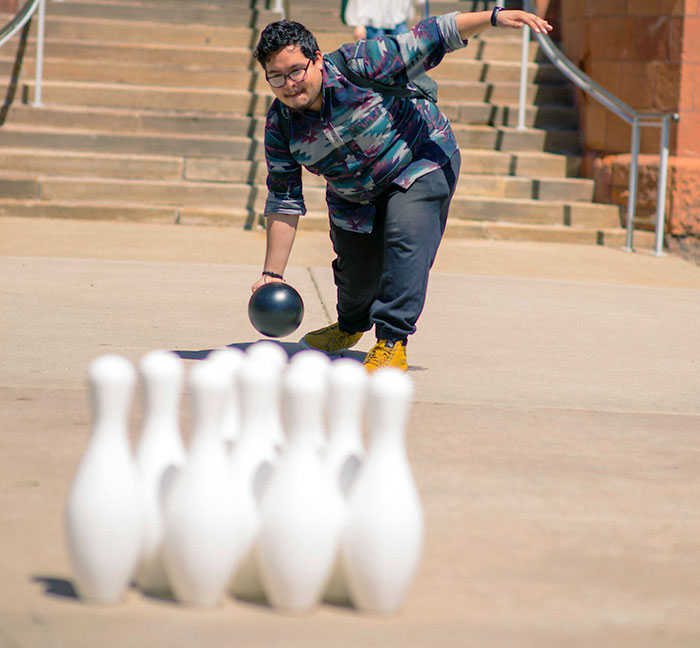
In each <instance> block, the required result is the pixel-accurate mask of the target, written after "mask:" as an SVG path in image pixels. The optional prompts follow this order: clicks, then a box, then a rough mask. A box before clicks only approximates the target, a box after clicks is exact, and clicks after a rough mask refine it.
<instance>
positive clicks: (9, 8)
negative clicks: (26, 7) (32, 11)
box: [0, 0, 19, 13]
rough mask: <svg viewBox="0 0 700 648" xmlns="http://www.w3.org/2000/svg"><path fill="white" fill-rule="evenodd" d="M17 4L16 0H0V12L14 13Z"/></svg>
mask: <svg viewBox="0 0 700 648" xmlns="http://www.w3.org/2000/svg"><path fill="white" fill-rule="evenodd" d="M18 6H19V2H18V0H0V13H14V12H15V11H17V7H18Z"/></svg>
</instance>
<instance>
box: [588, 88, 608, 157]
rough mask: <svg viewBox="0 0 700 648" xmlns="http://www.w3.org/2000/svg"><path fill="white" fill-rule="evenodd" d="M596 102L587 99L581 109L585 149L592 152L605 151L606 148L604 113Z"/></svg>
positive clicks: (603, 109)
mask: <svg viewBox="0 0 700 648" xmlns="http://www.w3.org/2000/svg"><path fill="white" fill-rule="evenodd" d="M606 112H607V110H606V109H605V108H603V106H601V105H600V104H599V103H598V102H597V101H594V100H593V99H588V100H587V101H586V104H585V107H584V109H583V119H584V124H585V131H584V139H585V147H586V148H587V149H591V150H593V151H607V150H608V149H607V148H606V132H605V131H606V126H607V123H606V114H605V113H606Z"/></svg>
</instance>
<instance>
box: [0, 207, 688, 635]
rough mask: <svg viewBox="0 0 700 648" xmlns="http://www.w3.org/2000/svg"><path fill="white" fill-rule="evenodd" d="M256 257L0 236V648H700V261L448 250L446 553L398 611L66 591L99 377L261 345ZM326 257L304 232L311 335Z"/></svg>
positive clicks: (316, 237)
mask: <svg viewBox="0 0 700 648" xmlns="http://www.w3.org/2000/svg"><path fill="white" fill-rule="evenodd" d="M263 252H264V235H263V234H262V233H260V232H242V231H239V230H235V229H230V228H211V227H207V228H204V227H202V228H199V227H182V226H167V225H147V224H130V223H105V222H77V221H46V220H34V219H26V220H25V219H11V218H2V219H0V268H1V271H2V272H1V275H0V276H1V277H2V279H0V294H1V295H2V304H3V309H2V311H3V314H4V318H3V319H4V322H5V326H4V327H3V330H4V332H5V335H3V336H2V339H1V341H0V399H1V402H2V407H1V409H0V411H2V419H1V420H2V425H1V426H0V444H1V446H0V447H2V453H1V454H0V466H1V467H2V470H0V501H1V503H2V504H1V505H0V516H1V517H0V528H1V529H2V530H3V532H2V534H0V555H1V556H2V558H1V559H0V561H1V562H0V565H1V566H2V569H1V572H0V573H2V575H3V579H2V583H3V587H1V588H0V647H3V648H4V647H5V646H12V647H16V646H21V647H35V646H36V647H39V646H41V647H43V646H66V647H68V646H70V647H71V648H74V647H82V646H86V647H87V646H95V645H98V644H103V645H108V646H119V647H121V646H124V647H126V646H129V647H133V646H153V645H163V646H172V647H180V646H183V647H184V646H188V647H189V646H192V645H194V644H201V645H206V646H208V647H216V646H230V645H236V646H253V645H255V646H285V647H292V648H294V647H296V646H302V645H303V646H308V645H325V646H339V647H345V646H348V647H350V646H352V647H357V646H387V645H397V646H407V647H408V646H411V647H412V646H416V647H418V646H420V647H425V646H431V647H432V646H460V647H462V646H464V647H471V646H475V647H476V646H479V647H483V646H516V647H521V646H522V647H530V646H533V647H534V646H537V647H542V646H547V647H551V646H567V647H571V646H582V647H583V646H610V647H611V648H612V647H615V648H620V647H625V646H635V648H639V647H640V646H649V647H652V646H653V647H655V648H656V647H658V646H688V647H690V646H697V645H698V643H699V642H700V615H698V605H699V603H700V506H699V505H700V480H698V477H697V476H698V474H700V435H698V431H699V430H700V400H699V399H698V397H697V393H698V382H699V378H698V375H699V370H700V349H699V348H698V345H697V331H698V326H699V324H700V268H698V267H696V266H694V265H691V264H689V263H687V262H684V261H682V260H680V259H678V258H676V257H671V256H668V257H664V258H655V257H653V256H650V255H648V254H645V253H637V254H626V253H623V252H621V251H619V250H615V249H610V248H602V247H584V246H573V245H551V244H534V243H499V242H493V241H453V240H446V241H445V242H444V243H443V246H442V248H441V250H440V253H439V257H438V260H437V262H436V266H435V269H434V272H433V274H432V277H431V287H430V294H429V299H428V303H427V305H426V309H425V312H424V314H423V316H422V318H421V322H420V326H419V331H418V333H417V334H416V335H415V336H413V338H412V339H411V340H410V344H409V347H408V352H409V356H408V358H409V365H410V370H411V376H412V377H413V378H414V380H415V384H416V397H415V401H414V407H413V411H412V415H411V421H410V427H409V431H408V449H409V455H410V458H411V462H412V466H413V468H414V472H415V476H416V480H417V483H418V486H419V489H420V493H421V497H422V499H423V503H424V507H425V512H426V522H427V539H426V546H425V552H424V557H423V561H422V563H421V569H420V572H419V574H418V577H417V579H416V581H415V583H414V585H413V587H412V588H411V591H410V594H409V597H408V599H407V601H406V606H405V609H404V610H403V611H402V613H401V614H399V615H397V616H395V617H391V618H376V617H373V616H368V615H363V614H358V613H357V612H355V611H353V610H348V609H345V608H335V607H330V606H322V607H321V608H319V610H318V611H316V612H314V613H313V614H311V615H308V616H304V617H294V616H289V615H285V614H280V613H278V612H275V611H274V610H271V609H269V608H267V607H264V606H256V605H251V604H246V603H242V602H238V601H234V600H228V601H227V602H226V604H225V605H224V606H223V607H222V608H220V609H218V610H213V611H198V610H191V609H185V608H182V607H181V606H178V605H175V604H173V603H172V602H169V601H164V600H158V599H152V598H147V597H144V596H141V595H139V594H138V593H136V592H132V593H131V594H130V595H129V597H128V599H127V600H126V601H125V602H124V603H123V604H122V605H119V606H116V607H109V608H100V607H94V606H89V605H86V604H84V603H82V602H81V601H79V600H77V599H75V598H74V597H73V596H71V591H72V590H71V586H70V581H71V574H70V570H69V567H68V563H67V557H66V553H65V548H64V543H63V534H62V517H61V516H62V508H63V502H64V499H65V495H66V492H67V489H68V486H69V484H70V479H71V477H72V475H73V472H74V470H75V467H76V465H77V462H78V461H79V459H80V456H81V453H82V451H83V450H84V447H85V443H86V440H87V435H88V432H89V416H88V415H89V412H88V410H87V401H86V394H85V387H84V376H85V371H86V368H87V365H88V363H89V362H90V360H92V359H93V358H94V357H95V356H97V355H99V354H101V353H108V352H115V353H121V354H123V355H126V356H127V357H128V358H130V359H131V360H133V361H138V359H139V358H140V357H141V356H142V355H143V354H144V353H145V352H147V351H149V350H152V349H155V348H169V349H174V350H177V351H178V352H180V353H181V355H183V357H185V358H187V363H188V364H192V363H194V362H197V360H198V358H201V357H203V356H204V355H205V354H206V352H207V351H208V350H210V349H214V348H218V347H222V346H225V345H229V344H238V345H245V344H248V343H250V342H254V341H255V340H257V339H259V337H260V336H259V334H257V333H256V332H255V330H254V329H253V328H252V327H251V325H250V324H249V323H248V321H247V316H246V309H245V306H246V304H247V300H248V296H249V294H250V289H249V286H250V285H251V284H252V282H253V281H254V280H255V279H256V277H257V276H258V272H259V270H260V263H261V260H262V255H263ZM330 259H331V251H330V247H329V244H328V241H327V236H326V235H323V234H317V233H306V232H301V233H300V235H299V238H298V241H297V245H296V246H295V249H294V252H293V256H292V259H291V265H290V268H289V271H288V273H287V279H288V280H289V281H290V282H291V283H292V284H294V285H295V287H296V288H297V289H298V290H299V291H300V292H301V294H302V296H303V297H304V300H305V304H306V314H305V319H304V322H303V324H302V328H303V329H310V328H316V327H318V326H322V325H325V324H326V323H327V322H328V321H329V319H331V318H332V315H333V309H334V304H335V301H334V296H333V295H334V291H333V286H332V278H331V274H330V270H329V267H328V266H329V263H330ZM300 332H301V330H300ZM298 337H299V335H293V336H290V337H289V338H287V339H283V340H282V343H283V344H285V346H286V347H287V348H288V349H290V350H293V349H294V343H295V342H296V340H297V339H298ZM371 344H372V340H371V339H370V336H365V338H364V339H363V340H362V342H361V343H360V345H359V346H358V349H359V350H360V351H364V350H366V349H367V348H369V347H370V346H371ZM358 355H359V354H358ZM188 417H189V414H188V412H187V410H186V407H183V421H184V426H185V430H186V429H187V422H188ZM138 421H139V405H138V403H136V404H135V406H134V411H133V415H132V430H133V431H134V433H135V432H136V431H137V427H138Z"/></svg>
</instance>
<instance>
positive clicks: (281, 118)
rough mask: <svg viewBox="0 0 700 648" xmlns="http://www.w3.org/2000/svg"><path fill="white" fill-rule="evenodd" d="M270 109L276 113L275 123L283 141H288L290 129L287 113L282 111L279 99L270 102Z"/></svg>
mask: <svg viewBox="0 0 700 648" xmlns="http://www.w3.org/2000/svg"><path fill="white" fill-rule="evenodd" d="M272 107H273V108H274V109H275V112H276V113H277V121H278V122H279V125H280V130H281V131H282V135H284V139H286V140H287V141H289V134H290V131H291V127H290V125H289V121H290V120H289V115H288V114H287V111H286V110H285V109H284V107H283V106H282V102H281V101H280V100H279V99H275V100H274V101H273V102H272Z"/></svg>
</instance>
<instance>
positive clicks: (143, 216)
mask: <svg viewBox="0 0 700 648" xmlns="http://www.w3.org/2000/svg"><path fill="white" fill-rule="evenodd" d="M0 216H19V217H28V218H54V219H56V218H70V219H85V220H110V221H137V222H144V223H182V224H184V225H198V224H208V225H212V224H215V225H233V226H237V227H246V228H250V227H251V226H252V225H253V224H254V223H255V222H257V219H256V218H255V217H254V216H252V215H251V213H250V212H249V211H247V210H246V209H245V208H240V207H235V206H232V207H229V208H226V209H217V208H211V207H207V208H204V207H202V208H199V207H173V206H161V205H152V204H141V203H126V202H117V203H111V202H98V201H94V202H86V203H83V202H80V203H78V202H70V201H64V202H61V201H51V202H46V201H41V200H13V199H6V198H0Z"/></svg>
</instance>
